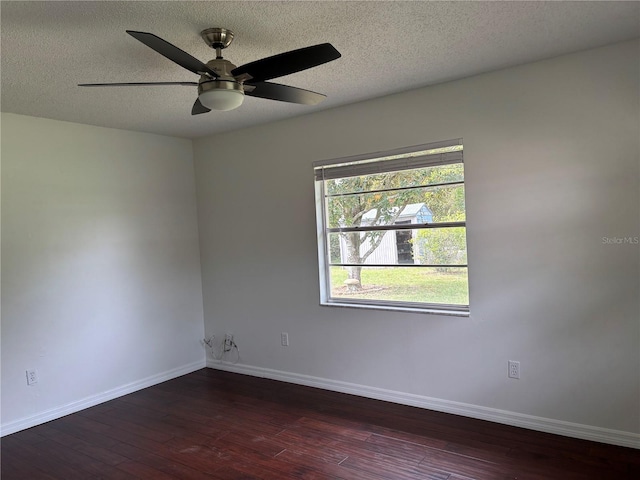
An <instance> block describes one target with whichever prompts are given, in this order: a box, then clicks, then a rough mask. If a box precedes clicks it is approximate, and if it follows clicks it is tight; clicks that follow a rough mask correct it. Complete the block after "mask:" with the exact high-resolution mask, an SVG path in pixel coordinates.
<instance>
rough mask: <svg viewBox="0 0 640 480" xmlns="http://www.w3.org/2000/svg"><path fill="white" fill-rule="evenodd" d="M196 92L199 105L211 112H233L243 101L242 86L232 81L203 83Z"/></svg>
mask: <svg viewBox="0 0 640 480" xmlns="http://www.w3.org/2000/svg"><path fill="white" fill-rule="evenodd" d="M198 90H199V95H198V99H199V100H200V103H201V104H202V105H204V106H205V107H207V108H209V109H211V110H221V111H228V110H233V109H234V108H238V107H239V106H240V105H242V102H243V101H244V90H243V89H242V85H240V84H239V83H237V82H234V81H226V80H214V81H211V82H205V83H201V84H200V86H199V88H198Z"/></svg>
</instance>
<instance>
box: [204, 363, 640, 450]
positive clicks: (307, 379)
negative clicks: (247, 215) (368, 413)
mask: <svg viewBox="0 0 640 480" xmlns="http://www.w3.org/2000/svg"><path fill="white" fill-rule="evenodd" d="M207 367H209V368H215V369H218V370H225V371H228V372H234V373H241V374H245V375H251V376H254V377H262V378H269V379H272V380H280V381H283V382H288V383H295V384H298V385H306V386H309V387H316V388H322V389H325V390H331V391H335V392H341V393H349V394H352V395H358V396H361V397H367V398H373V399H376V400H385V401H388V402H393V403H399V404H402V405H410V406H412V407H420V408H426V409H429V410H435V411H438V412H445V413H453V414H455V415H462V416H464V417H471V418H477V419H479V420H488V421H490V422H496V423H502V424H505V425H511V426H514V427H522V428H528V429H530V430H537V431H540V432H546V433H553V434H556V435H563V436H566V437H573V438H580V439H583V440H591V441H594V442H602V443H608V444H611V445H619V446H623V447H631V448H637V449H640V434H637V433H632V432H625V431H622V430H611V429H607V428H601V427H594V426H590V425H582V424H579V423H571V422H565V421H563V420H554V419H551V418H544V417H536V416H533V415H525V414H522V413H516V412H510V411H507V410H498V409H496V408H489V407H482V406H479V405H472V404H469V403H461V402H453V401H450V400H442V399H439V398H432V397H425V396H421V395H413V394H410V393H403V392H398V391H394V390H386V389H382V388H376V387H368V386H366V385H358V384H354V383H347V382H341V381H337V380H331V379H328V378H320V377H312V376H309V375H301V374H298V373H291V372H283V371H280V370H272V369H268V368H261V367H254V366H251V365H242V364H235V365H234V364H230V363H223V362H217V361H215V360H211V359H207Z"/></svg>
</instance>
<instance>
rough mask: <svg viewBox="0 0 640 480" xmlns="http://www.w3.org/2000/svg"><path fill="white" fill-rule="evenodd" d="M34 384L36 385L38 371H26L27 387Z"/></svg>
mask: <svg viewBox="0 0 640 480" xmlns="http://www.w3.org/2000/svg"><path fill="white" fill-rule="evenodd" d="M34 383H38V371H37V370H27V385H33V384H34Z"/></svg>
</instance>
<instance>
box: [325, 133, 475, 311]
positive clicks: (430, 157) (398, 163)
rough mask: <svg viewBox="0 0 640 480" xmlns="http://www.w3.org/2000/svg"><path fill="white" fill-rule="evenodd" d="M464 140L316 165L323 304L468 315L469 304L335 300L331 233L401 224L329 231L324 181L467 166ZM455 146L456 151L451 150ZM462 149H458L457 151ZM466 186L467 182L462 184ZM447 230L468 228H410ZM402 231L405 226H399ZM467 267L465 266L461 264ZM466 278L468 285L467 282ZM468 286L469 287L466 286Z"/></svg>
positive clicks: (433, 225)
mask: <svg viewBox="0 0 640 480" xmlns="http://www.w3.org/2000/svg"><path fill="white" fill-rule="evenodd" d="M462 145H463V143H462V139H461V138H459V139H455V140H447V141H443V142H436V143H429V144H424V145H415V146H411V147H406V148H401V149H396V150H391V151H385V152H375V153H371V154H364V155H355V156H351V157H343V158H336V159H331V160H321V161H317V162H314V163H313V169H314V180H315V181H314V183H315V199H316V228H317V241H318V271H319V281H320V305H325V306H335V307H355V308H365V309H367V308H368V309H379V310H380V309H381V310H394V311H406V312H418V313H431V314H440V315H453V316H469V305H450V304H439V303H422V302H404V301H393V300H367V299H351V298H334V297H332V296H331V279H330V274H329V269H330V267H331V262H330V252H329V245H328V241H327V238H328V233H330V232H336V231H359V230H373V229H375V230H387V231H390V230H398V227H399V226H398V225H388V226H373V227H351V228H340V229H337V228H328V227H327V226H326V225H325V222H326V201H327V196H326V192H325V190H324V187H325V180H328V179H333V178H344V177H348V176H354V174H355V173H356V172H358V173H357V174H358V175H366V174H372V173H383V172H390V171H400V170H408V169H415V168H421V167H431V166H436V165H451V164H457V163H462V164H464V157H463V150H462ZM452 147H453V148H452ZM458 148H459V149H458ZM462 184H463V185H464V180H463V183H462ZM445 227H466V212H465V221H462V222H439V223H431V224H418V225H416V224H411V225H407V227H406V228H409V229H412V230H413V229H423V228H445ZM400 229H402V227H400ZM434 266H436V265H424V267H434ZM460 266H462V267H465V268H467V272H468V268H469V267H468V262H467V264H465V265H460ZM468 281H469V280H468V276H467V282H468ZM467 286H468V285H467Z"/></svg>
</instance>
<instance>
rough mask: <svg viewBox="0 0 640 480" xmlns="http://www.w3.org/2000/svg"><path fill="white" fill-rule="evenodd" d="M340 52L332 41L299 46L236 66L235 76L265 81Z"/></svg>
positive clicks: (330, 59) (253, 80) (334, 57)
mask: <svg viewBox="0 0 640 480" xmlns="http://www.w3.org/2000/svg"><path fill="white" fill-rule="evenodd" d="M340 56H341V55H340V52H338V50H336V49H335V48H334V47H333V45H331V44H330V43H321V44H320V45H313V46H311V47H305V48H299V49H298V50H291V51H290V52H285V53H280V54H278V55H274V56H272V57H267V58H263V59H261V60H256V61H255V62H251V63H246V64H244V65H240V66H239V67H237V68H234V69H233V70H232V71H231V74H232V75H233V76H234V77H238V76H240V75H243V74H244V75H250V76H251V78H250V79H248V81H251V82H263V81H265V80H270V79H272V78H277V77H282V76H284V75H289V74H291V73H296V72H300V71H302V70H306V69H307V68H312V67H317V66H318V65H322V64H323V63H327V62H330V61H332V60H335V59H337V58H340Z"/></svg>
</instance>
